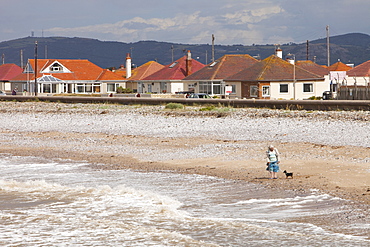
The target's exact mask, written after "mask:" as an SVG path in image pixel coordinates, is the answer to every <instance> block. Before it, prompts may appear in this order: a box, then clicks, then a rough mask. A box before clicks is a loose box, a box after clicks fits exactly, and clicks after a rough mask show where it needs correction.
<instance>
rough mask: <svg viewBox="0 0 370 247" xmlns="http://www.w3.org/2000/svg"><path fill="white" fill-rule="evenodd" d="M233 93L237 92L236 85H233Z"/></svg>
mask: <svg viewBox="0 0 370 247" xmlns="http://www.w3.org/2000/svg"><path fill="white" fill-rule="evenodd" d="M231 93H236V85H231Z"/></svg>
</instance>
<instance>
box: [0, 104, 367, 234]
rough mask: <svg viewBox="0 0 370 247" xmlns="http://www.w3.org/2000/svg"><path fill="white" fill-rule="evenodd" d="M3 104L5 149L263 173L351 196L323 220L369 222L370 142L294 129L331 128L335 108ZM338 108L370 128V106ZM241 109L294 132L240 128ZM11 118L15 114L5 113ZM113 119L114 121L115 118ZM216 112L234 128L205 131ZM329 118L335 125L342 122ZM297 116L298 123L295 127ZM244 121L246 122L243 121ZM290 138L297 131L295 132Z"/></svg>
mask: <svg viewBox="0 0 370 247" xmlns="http://www.w3.org/2000/svg"><path fill="white" fill-rule="evenodd" d="M1 110H2V111H1V112H0V120H1V121H2V123H0V132H1V133H2V135H1V139H0V153H2V154H11V155H15V156H34V157H41V158H46V159H51V160H55V159H56V160H73V161H76V162H84V161H86V162H88V163H89V164H90V166H91V167H93V168H95V169H111V170H115V169H131V170H136V171H143V172H151V171H155V172H164V171H170V172H175V173H184V174H199V175H207V176H215V177H219V178H224V179H231V180H234V181H235V182H237V181H246V182H251V183H256V184H259V185H261V186H263V187H265V188H267V189H274V190H287V191H291V192H292V194H294V195H302V194H307V193H310V191H311V190H319V192H320V193H326V194H329V195H331V196H334V197H340V198H343V199H346V200H348V201H347V202H346V203H345V205H347V206H348V208H346V209H345V212H346V213H344V214H335V215H331V216H330V217H329V218H325V219H322V218H317V219H310V220H313V221H314V222H315V223H317V224H321V225H322V226H325V225H327V223H328V222H331V223H330V224H329V225H332V227H339V225H341V224H349V223H359V224H365V225H369V224H370V223H369V218H370V210H369V209H370V180H369V179H368V176H369V173H370V157H369V153H370V147H368V146H366V145H365V146H354V145H348V144H347V141H348V142H349V143H351V142H352V140H351V139H350V138H351V136H350V135H348V136H347V135H346V134H344V133H343V132H339V133H337V136H334V135H333V140H334V141H333V143H336V145H330V144H325V143H324V144H323V143H321V144H320V143H312V142H309V141H307V140H303V141H300V138H301V136H302V135H303V134H305V133H310V134H311V133H313V132H310V130H308V129H304V130H303V131H302V132H299V133H295V131H297V129H298V130H299V128H303V127H302V126H304V127H305V125H304V124H305V122H308V126H311V125H313V123H314V122H317V124H318V125H320V124H321V125H322V126H323V128H326V126H327V125H328V121H327V119H328V118H327V117H328V113H320V112H315V113H313V114H314V115H317V118H316V119H317V121H314V122H312V121H311V120H312V118H313V115H312V113H306V115H307V116H304V112H294V113H293V114H296V115H295V116H293V117H287V116H286V114H285V113H284V111H275V116H274V114H273V113H274V111H272V110H263V109H262V110H256V109H251V110H250V111H248V110H245V109H244V110H238V109H236V110H235V112H231V113H229V112H226V115H225V116H224V117H218V115H217V114H219V112H216V113H214V114H213V113H212V112H205V113H204V114H203V113H200V112H198V111H196V110H190V111H188V112H186V111H175V110H172V111H167V110H163V107H147V106H141V107H140V106H139V107H138V106H135V107H132V106H129V107H128V106H117V105H101V104H100V105H99V104H98V105H82V104H81V105H73V104H71V105H69V104H55V103H41V102H39V103H35V102H32V103H17V102H8V103H4V102H2V103H1ZM258 114H259V115H258ZM330 114H331V115H330V117H331V119H333V118H334V119H335V121H340V124H343V126H345V127H346V126H355V127H357V129H356V131H360V132H361V131H365V133H367V135H368V134H369V133H370V132H367V131H368V130H370V127H368V126H369V122H368V121H369V120H368V119H369V116H370V113H368V112H362V113H359V112H352V113H351V112H344V113H343V112H333V113H330ZM230 115H232V116H231V117H230ZM184 116H188V118H184ZM241 116H242V117H243V118H241ZM246 116H249V117H246ZM283 116H284V117H283ZM335 116H337V117H335ZM240 118H241V119H242V120H241V121H244V120H243V119H244V118H248V119H252V120H254V118H255V119H257V120H258V119H262V120H264V119H265V118H266V119H267V120H268V122H272V121H273V122H276V120H277V121H280V122H281V125H284V126H283V127H282V128H281V130H280V129H277V130H276V132H277V133H280V132H281V133H286V136H284V134H279V136H278V138H281V139H280V140H279V139H278V138H276V137H275V138H274V141H266V140H259V139H258V138H259V136H260V134H259V133H257V134H256V133H255V131H259V130H258V128H261V130H262V129H263V126H252V127H253V128H255V129H253V132H250V133H249V132H247V133H246V134H245V136H247V137H250V138H246V137H244V136H243V134H244V133H243V134H240V135H238V133H239V132H238V131H239V130H236V132H235V133H236V134H235V133H233V132H232V131H233V130H234V129H235V128H238V125H240ZM282 118H286V119H287V121H284V119H282ZM9 119H10V120H11V121H12V122H8V123H5V121H10V120H9ZM143 119H148V121H151V123H150V124H151V125H149V126H150V127H152V128H150V129H148V130H147V132H145V131H146V130H145V131H143V129H144V128H143V127H142V126H141V127H142V129H140V130H141V132H142V134H137V132H135V130H134V129H132V126H136V125H138V124H141V125H145V123H143V122H142V121H143ZM314 119H315V118H314ZM16 120H19V121H16ZM82 120H83V121H85V120H86V121H85V122H83V121H82ZM108 120H109V121H112V123H107V121H108ZM252 120H251V121H252ZM115 121H116V122H117V124H116V122H115ZM184 121H188V122H187V123H186V126H190V125H191V126H190V127H191V130H190V131H189V130H188V129H186V128H183V127H182V126H183V125H182V124H183V122H184ZM216 121H219V122H220V121H221V122H222V124H230V125H232V126H233V129H230V130H228V132H227V135H222V133H214V134H212V135H210V134H203V132H202V131H205V132H206V131H208V129H209V128H212V126H210V125H209V124H210V123H213V122H216ZM289 121H292V122H289ZM203 122H205V124H204V125H202V123H203ZM234 122H235V123H234ZM193 123H195V124H194V126H193V125H192V124H193ZM242 123H243V122H242ZM330 124H331V125H333V126H336V125H334V124H335V122H330ZM199 125H200V126H199ZM298 125H299V126H298ZM296 126H298V127H299V128H298V127H297V129H294V128H295V127H296ZM337 126H339V125H337ZM144 127H145V126H144ZM156 128H158V129H159V130H157V129H156ZM165 128H168V129H169V130H168V131H167V130H166V129H165ZM179 128H183V129H179ZM305 128H306V127H305ZM315 128H316V127H315ZM40 129H42V130H40ZM241 129H242V130H243V129H245V127H243V126H241ZM161 130H162V132H158V131H161ZM176 131H178V132H176ZM279 131H280V132H279ZM313 131H315V130H313ZM317 131H321V130H317ZM291 133H293V134H291ZM302 133H303V134H302ZM333 133H334V134H335V133H336V132H333ZM360 134H361V133H360ZM360 134H359V135H358V137H357V139H358V140H356V141H359V143H361V142H364V140H365V141H366V140H368V139H366V138H368V137H367V136H366V135H365V136H362V137H361V135H360ZM289 135H292V137H289ZM256 136H257V137H258V138H256ZM284 138H296V139H294V141H290V140H288V139H284ZM361 138H365V139H361ZM262 139H263V138H262ZM270 143H272V144H274V146H275V147H277V148H278V149H279V151H280V153H281V155H282V161H281V165H280V168H281V171H280V172H279V179H277V180H269V179H268V178H269V174H268V172H267V171H265V156H264V154H265V151H266V149H267V145H268V144H270ZM365 144H366V143H365ZM102 164H103V165H102ZM284 170H287V171H288V172H293V173H294V178H293V179H290V178H289V179H286V178H285V175H284V174H283V173H282V171H284ZM351 212H352V213H351ZM298 220H299V219H298ZM301 220H303V221H306V220H308V219H301ZM334 225H335V226H334ZM364 230H366V229H364ZM337 231H338V230H337ZM343 232H346V230H343Z"/></svg>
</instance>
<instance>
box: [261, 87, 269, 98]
mask: <svg viewBox="0 0 370 247" xmlns="http://www.w3.org/2000/svg"><path fill="white" fill-rule="evenodd" d="M269 96H270V86H262V97H269Z"/></svg>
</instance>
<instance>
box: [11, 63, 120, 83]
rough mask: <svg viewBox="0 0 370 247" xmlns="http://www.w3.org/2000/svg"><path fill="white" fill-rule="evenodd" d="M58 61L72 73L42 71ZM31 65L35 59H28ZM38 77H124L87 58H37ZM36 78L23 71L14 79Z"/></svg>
mask: <svg viewBox="0 0 370 247" xmlns="http://www.w3.org/2000/svg"><path fill="white" fill-rule="evenodd" d="M55 62H58V63H59V64H61V65H63V66H64V67H66V68H67V69H68V70H70V71H71V73H64V72H50V73H41V71H43V70H45V69H46V68H47V67H48V66H50V65H52V64H54V63H55ZM28 63H29V65H30V66H31V67H32V69H33V70H34V69H35V59H29V60H28ZM37 71H38V72H37V77H38V78H39V77H41V76H42V75H44V74H46V75H52V76H53V77H55V78H58V79H60V80H63V81H69V80H78V81H97V80H103V81H118V80H119V81H122V77H120V76H119V75H117V74H115V73H113V72H112V71H108V70H106V69H103V68H100V67H99V66H97V65H95V64H93V63H92V62H90V61H88V60H85V59H82V60H81V59H37ZM27 79H28V80H34V74H27V73H23V74H21V75H19V76H17V77H15V78H13V79H12V80H13V81H26V80H27Z"/></svg>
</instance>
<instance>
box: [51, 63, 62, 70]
mask: <svg viewBox="0 0 370 247" xmlns="http://www.w3.org/2000/svg"><path fill="white" fill-rule="evenodd" d="M62 71H63V67H62V66H61V65H60V64H59V63H54V64H53V65H51V66H50V72H62Z"/></svg>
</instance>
